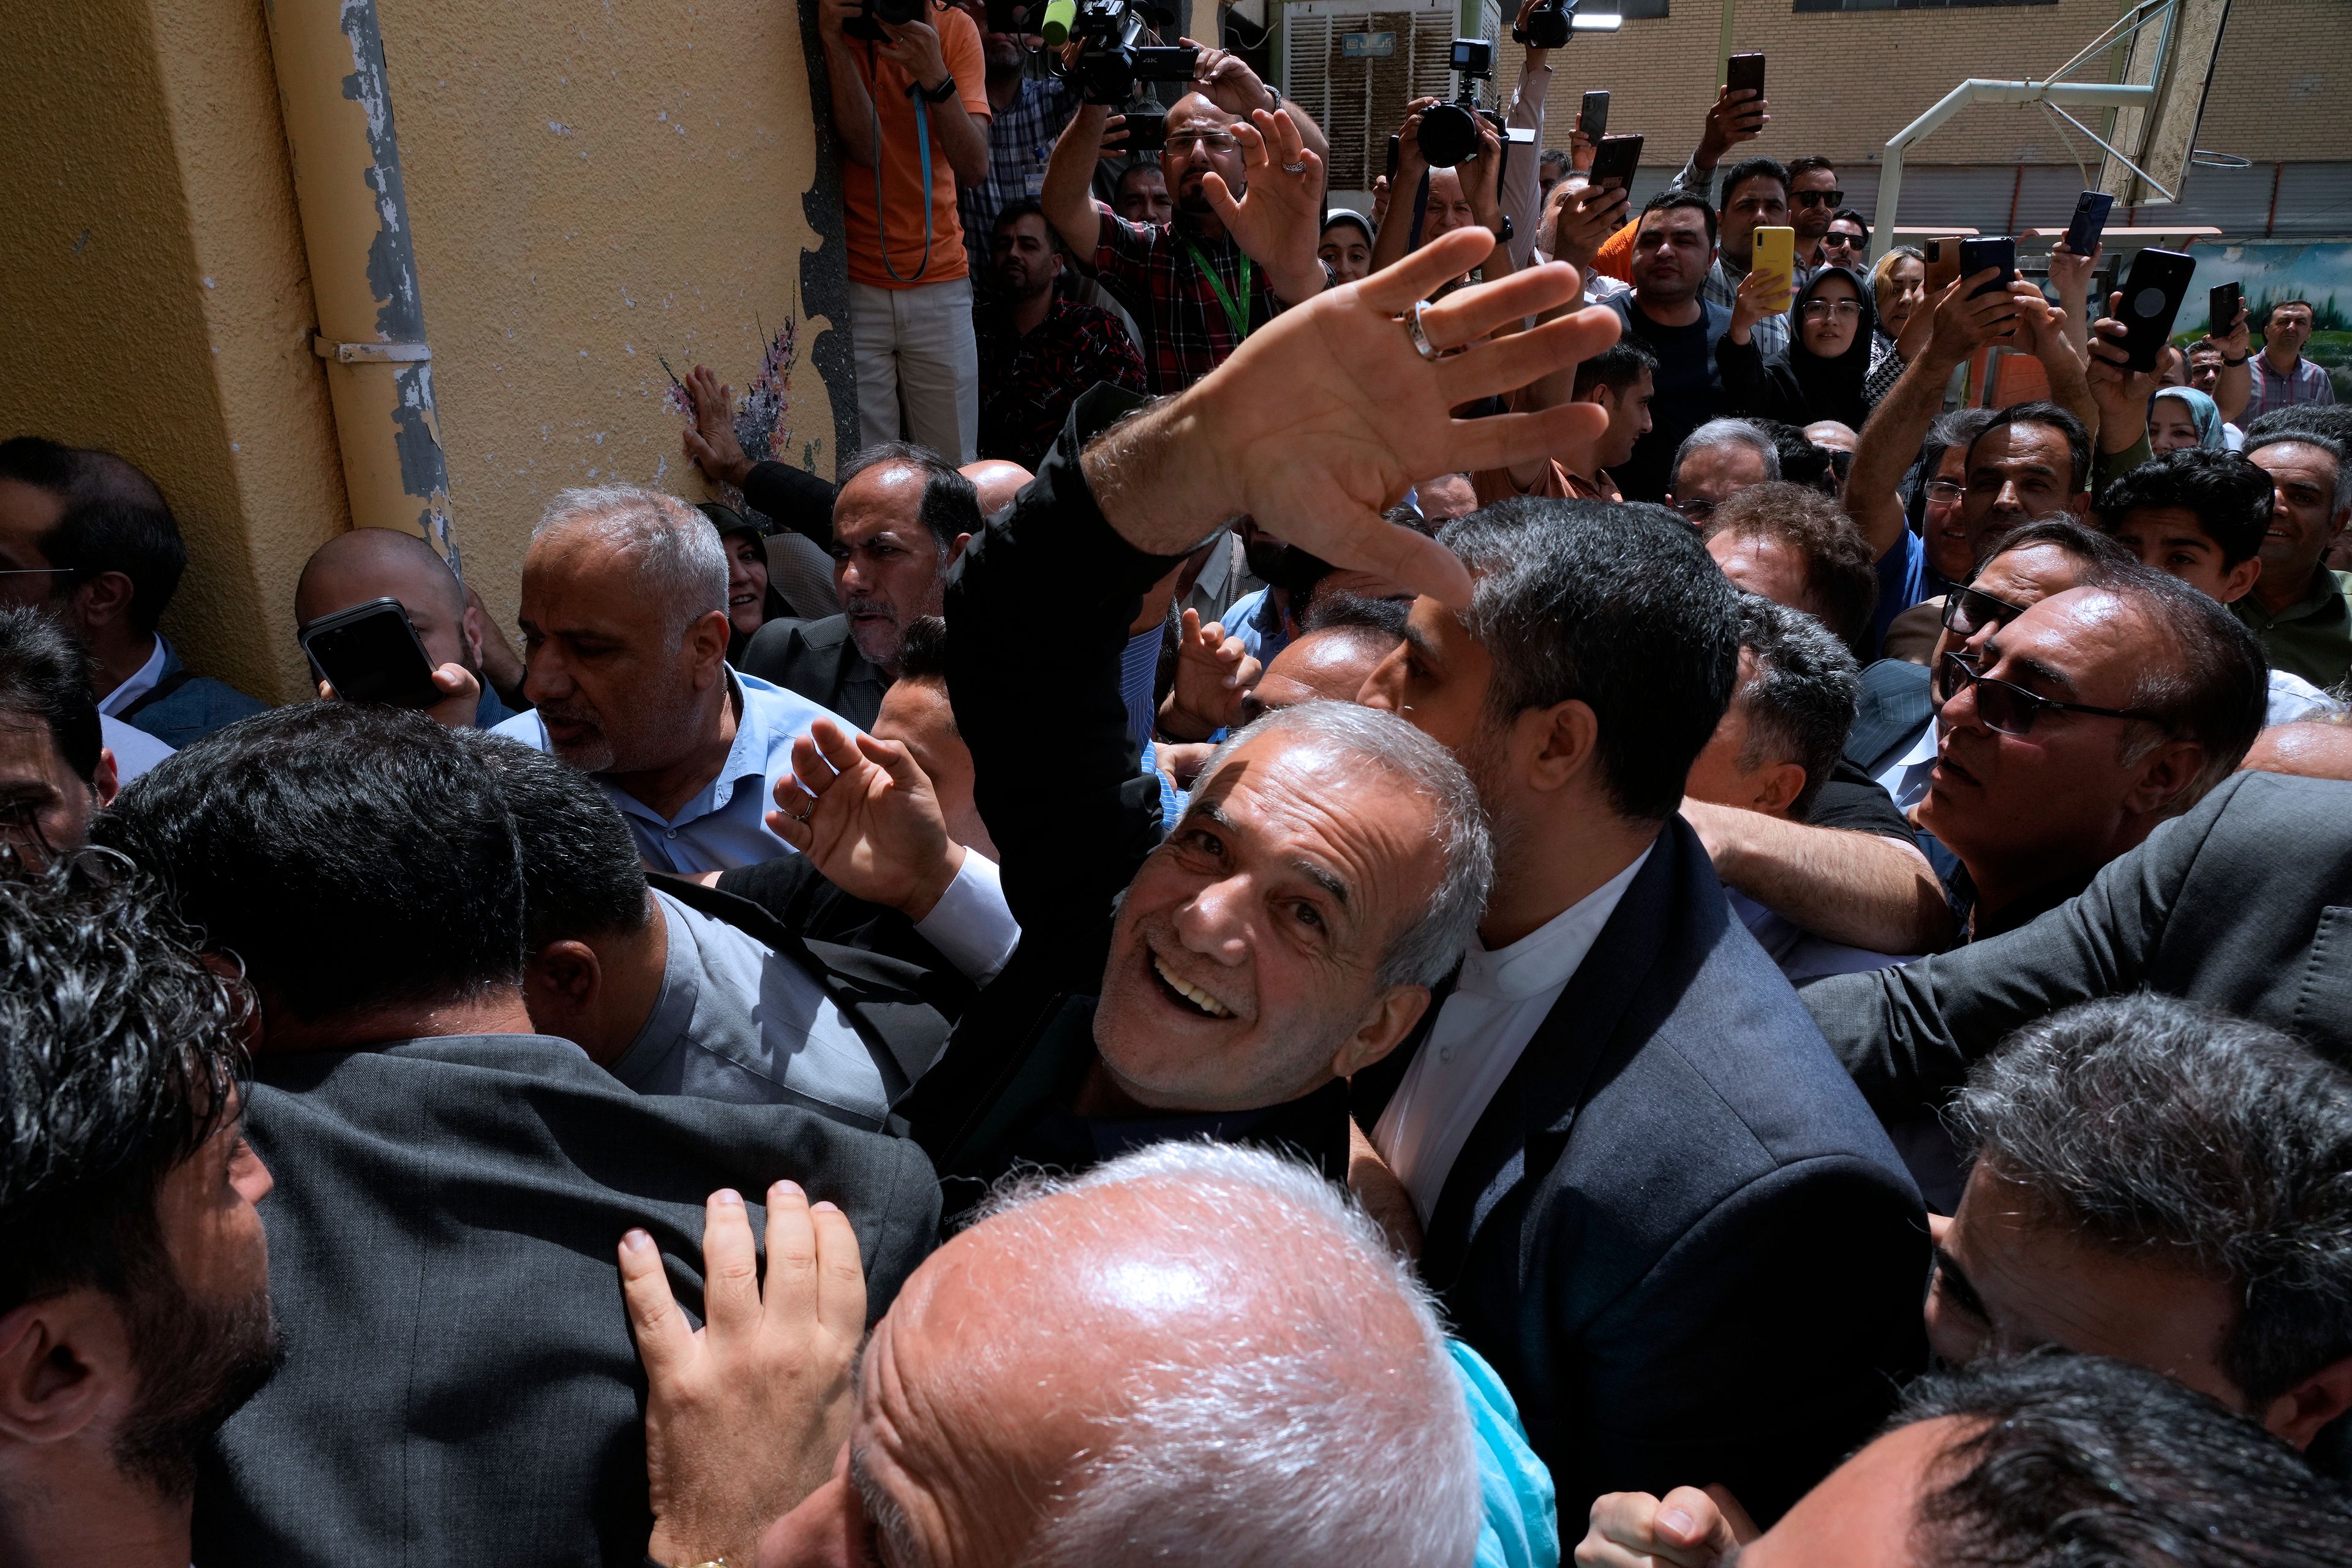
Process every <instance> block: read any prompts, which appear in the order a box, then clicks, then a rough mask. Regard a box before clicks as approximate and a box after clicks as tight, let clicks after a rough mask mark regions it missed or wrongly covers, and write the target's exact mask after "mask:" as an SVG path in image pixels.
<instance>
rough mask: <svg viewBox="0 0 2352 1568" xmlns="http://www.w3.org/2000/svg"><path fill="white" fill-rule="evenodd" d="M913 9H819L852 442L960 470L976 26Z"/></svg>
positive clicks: (968, 355)
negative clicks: (961, 196)
mask: <svg viewBox="0 0 2352 1568" xmlns="http://www.w3.org/2000/svg"><path fill="white" fill-rule="evenodd" d="M919 3H920V5H921V10H920V11H919V14H918V15H919V19H918V20H915V21H911V22H901V23H893V22H885V21H881V20H879V19H878V18H875V17H870V16H866V13H865V8H864V5H862V4H861V0H818V5H817V36H818V37H819V38H821V39H822V40H823V41H824V65H825V76H826V78H827V79H828V81H829V83H830V86H831V93H832V99H833V126H834V131H835V133H836V134H838V135H839V136H840V138H841V150H842V154H843V160H842V171H841V197H842V200H841V205H842V208H843V211H844V214H845V216H846V218H847V229H848V237H849V336H850V342H851V344H852V347H853V350H854V353H855V354H856V365H857V417H858V425H859V432H860V437H861V438H862V440H863V441H864V442H865V443H866V445H868V446H871V445H873V444H874V443H876V442H877V441H898V440H909V441H915V442H919V443H920V444H921V445H923V446H926V447H931V448H932V449H933V450H935V451H937V452H939V453H940V454H941V455H943V456H944V457H946V458H947V459H948V461H949V462H950V463H968V462H970V461H971V459H972V456H973V448H974V447H975V446H976V445H977V444H978V441H979V436H980V356H979V353H978V352H977V350H975V349H974V347H973V345H972V335H971V274H970V271H969V269H968V268H967V266H966V263H965V260H964V247H963V228H962V226H961V224H960V223H958V221H957V218H956V182H957V181H959V180H961V181H964V182H965V183H967V184H976V183H978V182H979V181H981V180H982V179H983V178H985V177H986V175H987V174H988V122H989V114H990V110H989V105H988V82H987V65H986V60H985V58H984V56H983V54H982V49H981V45H980V30H979V29H978V28H977V27H975V26H972V22H971V17H969V16H965V15H964V14H963V13H962V12H961V11H959V10H956V9H954V8H953V7H951V6H945V5H940V4H938V0H919ZM859 32H878V33H880V34H881V35H882V37H880V38H878V39H875V38H867V37H857V36H856V34H857V33H859Z"/></svg>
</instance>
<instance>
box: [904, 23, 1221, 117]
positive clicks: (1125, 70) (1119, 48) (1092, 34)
mask: <svg viewBox="0 0 2352 1568" xmlns="http://www.w3.org/2000/svg"><path fill="white" fill-rule="evenodd" d="M869 3H870V4H884V3H886V0H869ZM1175 22H1176V16H1175V13H1174V12H1172V11H1169V10H1166V9H1164V8H1163V7H1160V6H1159V5H1139V4H1137V3H1136V0H1052V3H1051V4H1049V5H1046V7H1045V24H1044V26H1043V27H1042V28H1040V31H1041V32H1042V33H1043V34H1044V35H1045V47H1047V48H1048V49H1058V48H1060V47H1062V45H1063V44H1064V43H1066V42H1067V41H1068V40H1069V39H1071V38H1073V37H1076V38H1079V39H1082V40H1084V41H1085V44H1086V47H1085V48H1084V49H1083V50H1081V51H1080V52H1079V55H1078V58H1077V62H1076V64H1075V65H1073V66H1070V67H1069V68H1066V69H1065V68H1063V67H1062V66H1061V65H1060V64H1059V63H1058V61H1056V62H1055V64H1054V67H1053V69H1054V71H1055V74H1056V75H1066V76H1073V77H1076V79H1077V82H1078V90H1079V93H1080V95H1081V96H1082V97H1083V98H1084V99H1085V100H1087V102H1088V103H1108V104H1123V103H1125V102H1127V101H1128V100H1129V99H1131V98H1133V97H1134V96H1135V84H1136V83H1138V82H1141V81H1191V80H1192V71H1193V69H1194V68H1195V67H1196V66H1198V65H1199V63H1200V59H1201V51H1200V50H1199V49H1197V48H1192V47H1160V46H1158V45H1153V44H1148V43H1146V42H1145V41H1144V40H1145V38H1146V37H1148V36H1149V35H1150V31H1151V29H1152V27H1154V26H1160V27H1168V26H1174V25H1175Z"/></svg>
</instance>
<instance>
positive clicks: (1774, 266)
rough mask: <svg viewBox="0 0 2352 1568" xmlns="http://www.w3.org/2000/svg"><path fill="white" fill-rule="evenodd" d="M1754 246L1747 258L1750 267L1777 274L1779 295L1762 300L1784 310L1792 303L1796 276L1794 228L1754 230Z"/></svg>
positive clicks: (1772, 306)
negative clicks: (1775, 297) (1778, 276)
mask: <svg viewBox="0 0 2352 1568" xmlns="http://www.w3.org/2000/svg"><path fill="white" fill-rule="evenodd" d="M1755 246H1756V248H1755V250H1754V251H1753V252H1752V253H1751V255H1750V256H1749V258H1748V267H1749V268H1750V269H1751V270H1753V271H1757V272H1777V273H1779V274H1780V297H1779V298H1777V299H1774V300H1766V301H1765V303H1766V304H1768V305H1769V306H1770V307H1771V308H1772V309H1773V310H1787V309H1788V308H1789V307H1790V305H1791V304H1793V303H1795V300H1794V299H1793V298H1792V294H1793V285H1794V282H1795V279H1796V276H1797V231H1796V230H1795V229H1793V228H1759V229H1758V230H1757V231H1756V239H1755Z"/></svg>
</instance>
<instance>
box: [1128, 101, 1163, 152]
mask: <svg viewBox="0 0 2352 1568" xmlns="http://www.w3.org/2000/svg"><path fill="white" fill-rule="evenodd" d="M1126 119H1127V142H1126V143H1125V144H1124V145H1123V146H1121V147H1120V148H1119V151H1120V152H1122V153H1162V152H1165V151H1167V149H1168V111H1167V110H1164V109H1131V110H1128V112H1127V116H1126Z"/></svg>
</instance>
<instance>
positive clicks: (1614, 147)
mask: <svg viewBox="0 0 2352 1568" xmlns="http://www.w3.org/2000/svg"><path fill="white" fill-rule="evenodd" d="M1641 162H1642V138H1641V137H1640V136H1638V135H1634V136H1603V137H1602V138H1601V146H1600V148H1599V149H1598V150H1597V151H1595V152H1594V153H1593V154H1592V183H1593V184H1596V185H1606V184H1613V185H1615V186H1616V187H1617V188H1618V189H1619V190H1625V189H1627V188H1629V187H1631V186H1632V184H1633V171H1634V169H1635V168H1637V167H1638V166H1639V165H1640V163H1641Z"/></svg>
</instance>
